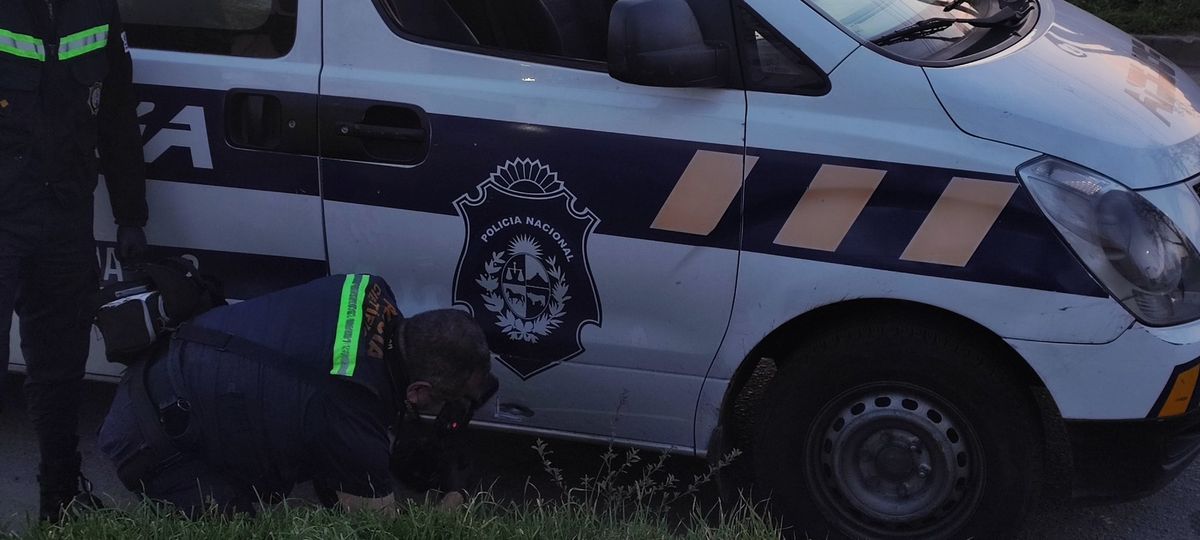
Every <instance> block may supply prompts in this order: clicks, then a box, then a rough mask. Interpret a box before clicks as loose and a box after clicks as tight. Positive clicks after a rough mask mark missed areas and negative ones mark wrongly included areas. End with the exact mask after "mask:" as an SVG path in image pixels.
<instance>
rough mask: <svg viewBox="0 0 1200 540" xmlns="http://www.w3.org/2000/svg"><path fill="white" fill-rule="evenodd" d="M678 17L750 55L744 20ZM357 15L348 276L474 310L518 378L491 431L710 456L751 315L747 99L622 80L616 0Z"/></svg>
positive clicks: (392, 0)
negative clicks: (706, 446) (701, 444)
mask: <svg viewBox="0 0 1200 540" xmlns="http://www.w3.org/2000/svg"><path fill="white" fill-rule="evenodd" d="M679 4H684V8H685V9H688V8H690V10H691V11H692V12H693V15H694V17H695V19H696V23H695V24H696V25H697V27H698V28H699V29H700V30H702V31H703V33H704V38H705V39H706V40H709V41H712V42H714V43H722V42H723V43H725V44H727V45H728V46H729V47H731V48H732V45H733V38H732V33H733V24H732V19H731V15H730V10H729V6H728V4H726V3H723V2H702V1H698V0H697V1H693V2H684V1H683V0H680V2H679ZM353 6H354V7H347V6H342V5H335V4H333V3H326V12H325V20H324V22H325V32H324V35H325V36H326V39H325V68H324V71H323V74H322V80H321V89H322V95H321V104H320V110H321V144H322V147H321V154H322V155H321V170H322V176H323V178H324V188H325V192H324V196H325V214H326V232H327V235H328V242H329V250H330V251H329V257H330V265H331V268H332V270H333V271H334V272H343V271H357V272H373V273H377V274H380V275H383V276H384V277H386V278H387V279H389V281H391V282H392V288H393V289H394V291H395V292H396V294H397V297H398V300H399V302H400V308H401V310H402V311H403V312H404V313H405V314H406V315H412V314H415V313H418V312H421V311H424V310H428V309H433V308H445V307H450V306H455V307H457V308H459V309H463V310H465V311H467V312H469V313H471V314H472V315H473V317H474V318H475V320H476V321H477V322H478V323H479V324H480V325H481V326H482V327H483V328H484V329H485V331H486V332H487V334H488V338H489V342H490V346H491V348H492V350H493V353H494V359H495V365H494V372H495V373H497V375H498V376H500V377H501V380H502V386H501V389H500V392H499V394H498V397H497V398H496V400H495V402H494V403H493V404H491V405H490V406H489V407H488V408H486V409H485V410H484V411H482V412H481V413H480V414H479V415H477V417H476V418H477V420H480V421H483V422H491V423H498V424H503V425H506V426H510V427H512V428H515V429H525V430H552V431H554V432H555V433H557V434H559V435H563V434H574V435H579V436H582V437H604V438H607V437H615V438H618V439H625V440H628V441H631V442H641V443H648V444H654V445H660V446H664V447H675V448H687V449H691V448H692V447H693V446H694V439H693V423H692V422H693V419H694V416H695V406H696V398H697V396H698V395H699V390H700V387H701V385H702V383H703V380H704V376H705V373H706V370H707V368H708V366H709V364H710V363H711V360H712V358H713V357H714V354H715V353H716V351H717V348H718V347H719V345H720V343H721V339H722V336H723V334H724V332H725V328H726V326H727V324H728V321H729V313H730V309H731V306H732V302H733V291H734V286H735V279H736V273H737V264H738V242H739V234H740V225H741V186H742V181H743V178H744V174H745V171H744V168H745V164H744V157H745V156H744V141H743V134H744V121H745V113H746V109H745V94H744V92H743V91H741V90H740V89H738V88H736V84H733V83H728V84H722V85H720V86H721V87H718V88H653V87H648V86H637V85H633V84H627V83H624V82H620V81H617V80H615V79H614V78H612V77H610V76H609V73H608V70H607V64H606V62H605V59H606V56H607V52H608V47H609V44H608V40H607V34H608V27H609V26H608V25H609V16H610V10H611V9H612V7H613V1H612V0H576V1H562V0H513V1H506V2H485V1H478V0H433V1H418V0H379V1H376V2H374V3H373V5H372V6H371V7H370V8H364V6H365V4H364V3H356V4H354V5H353ZM683 22H686V21H682V20H681V21H676V20H662V21H657V24H660V25H667V24H677V23H683ZM729 56H730V57H733V56H735V55H729ZM725 68H726V69H727V70H728V72H729V77H728V79H727V80H728V81H732V80H734V79H735V78H736V73H737V65H736V62H735V61H732V60H731V62H730V63H728V64H726V65H725Z"/></svg>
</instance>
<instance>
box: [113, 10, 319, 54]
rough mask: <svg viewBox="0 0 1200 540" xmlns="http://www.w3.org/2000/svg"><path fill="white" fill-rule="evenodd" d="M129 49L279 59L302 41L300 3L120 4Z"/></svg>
mask: <svg viewBox="0 0 1200 540" xmlns="http://www.w3.org/2000/svg"><path fill="white" fill-rule="evenodd" d="M118 4H120V6H121V18H122V19H123V20H124V22H125V31H126V33H127V34H128V35H129V45H130V46H132V47H139V48H143V49H160V50H168V51H185V52H195V53H207V54H221V55H228V56H250V57H258V58H278V57H281V56H284V55H286V54H287V53H288V51H290V50H291V49H292V44H293V43H295V41H296V0H199V1H197V0H118Z"/></svg>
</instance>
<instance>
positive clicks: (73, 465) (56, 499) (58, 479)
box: [38, 452, 104, 523]
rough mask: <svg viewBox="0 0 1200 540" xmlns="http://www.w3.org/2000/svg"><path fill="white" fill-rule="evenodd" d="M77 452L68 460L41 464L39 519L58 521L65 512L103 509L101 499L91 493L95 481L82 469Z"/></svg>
mask: <svg viewBox="0 0 1200 540" xmlns="http://www.w3.org/2000/svg"><path fill="white" fill-rule="evenodd" d="M80 461H81V457H80V455H79V453H78V452H76V453H75V455H74V456H71V457H70V458H67V459H60V460H55V461H44V462H42V464H41V465H40V466H39V467H38V469H39V472H40V473H41V474H39V475H38V487H39V488H40V495H41V497H40V500H39V504H38V519H41V520H42V521H49V522H51V523H57V522H59V521H61V520H62V518H63V513H64V512H79V511H85V510H92V509H96V508H103V506H104V505H103V504H101V502H100V499H98V498H96V497H95V496H94V495H92V483H91V482H89V481H88V479H87V478H84V477H83V475H82V474H80V472H79V464H80Z"/></svg>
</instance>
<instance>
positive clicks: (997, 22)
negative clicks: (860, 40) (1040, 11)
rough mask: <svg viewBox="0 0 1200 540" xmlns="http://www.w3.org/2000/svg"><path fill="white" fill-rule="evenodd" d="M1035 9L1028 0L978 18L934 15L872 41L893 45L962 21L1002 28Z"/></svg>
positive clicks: (877, 43) (969, 23) (963, 22)
mask: <svg viewBox="0 0 1200 540" xmlns="http://www.w3.org/2000/svg"><path fill="white" fill-rule="evenodd" d="M1030 11H1033V0H1028V1H1026V2H1024V3H1022V4H1021V5H1020V6H1017V7H1015V8H1014V7H1013V6H1005V7H1004V8H1003V9H1001V10H1000V11H997V12H996V13H994V14H992V15H991V16H988V17H981V18H978V19H959V18H955V17H934V18H931V19H925V20H923V21H921V22H918V23H916V24H913V25H911V26H906V27H904V28H901V29H899V30H896V31H894V32H888V33H887V34H884V35H882V36H879V37H877V38H875V39H872V40H871V43H874V44H876V45H880V46H883V45H891V44H893V43H899V42H901V41H910V40H914V39H921V38H925V37H929V36H932V35H934V34H937V33H939V32H941V31H943V30H946V29H947V28H950V27H951V26H954V25H956V24H959V23H962V24H967V25H971V26H974V27H977V28H1001V27H1006V26H1016V25H1017V24H1019V23H1021V21H1024V20H1025V17H1026V16H1027V15H1029V12H1030Z"/></svg>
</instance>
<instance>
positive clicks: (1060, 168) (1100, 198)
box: [1017, 158, 1200, 326]
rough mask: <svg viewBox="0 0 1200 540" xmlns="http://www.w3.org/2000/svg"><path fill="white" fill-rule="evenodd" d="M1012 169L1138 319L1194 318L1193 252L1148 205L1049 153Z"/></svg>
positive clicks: (1197, 299)
mask: <svg viewBox="0 0 1200 540" xmlns="http://www.w3.org/2000/svg"><path fill="white" fill-rule="evenodd" d="M1017 174H1018V175H1019V176H1020V177H1021V180H1022V181H1023V182H1024V183H1025V187H1026V188H1028V189H1029V192H1030V193H1032V194H1033V197H1034V199H1035V200H1036V201H1037V203H1038V205H1039V206H1041V208H1042V211H1043V212H1044V213H1045V214H1046V216H1047V217H1049V218H1050V221H1051V222H1053V223H1054V225H1055V226H1056V227H1058V230H1059V231H1060V232H1061V233H1062V235H1063V237H1064V238H1066V240H1067V242H1068V243H1069V244H1070V245H1071V247H1072V248H1073V249H1074V250H1075V253H1076V255H1078V256H1079V258H1080V259H1082V260H1083V262H1084V264H1086V265H1087V266H1088V268H1089V269H1090V270H1091V271H1092V273H1093V274H1094V275H1095V276H1096V278H1097V279H1099V280H1100V282H1101V284H1103V285H1104V286H1105V287H1106V288H1107V289H1108V290H1109V292H1110V293H1112V295H1113V297H1115V298H1116V299H1117V300H1119V301H1120V302H1121V303H1122V304H1123V305H1124V306H1125V308H1126V309H1128V310H1129V312H1130V313H1132V314H1133V316H1134V317H1137V319H1138V320H1139V321H1141V322H1142V323H1143V324H1146V325H1148V326H1171V325H1176V324H1181V323H1185V322H1190V321H1194V320H1196V319H1200V255H1198V254H1197V252H1196V247H1195V246H1193V245H1192V243H1191V241H1189V240H1188V239H1187V237H1186V236H1184V235H1183V234H1181V233H1180V232H1179V229H1178V228H1177V227H1176V226H1175V224H1174V223H1173V222H1171V219H1170V218H1168V217H1167V216H1166V215H1164V214H1163V213H1162V212H1161V211H1159V210H1158V208H1156V207H1155V206H1154V205H1153V204H1150V202H1149V201H1147V200H1146V199H1144V198H1142V196H1141V195H1138V194H1137V193H1135V192H1133V191H1130V190H1129V189H1126V188H1125V187H1124V186H1122V185H1120V184H1118V183H1117V182H1115V181H1113V180H1109V179H1108V178H1105V177H1104V176H1102V175H1100V174H1098V173H1096V172H1093V171H1090V170H1088V169H1085V168H1083V167H1080V166H1078V165H1073V164H1071V163H1067V162H1064V161H1061V160H1058V159H1054V158H1044V159H1041V160H1038V161H1035V162H1033V163H1030V164H1028V165H1026V166H1024V167H1022V168H1021V169H1020V170H1019V171H1017Z"/></svg>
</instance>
